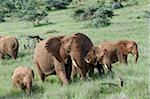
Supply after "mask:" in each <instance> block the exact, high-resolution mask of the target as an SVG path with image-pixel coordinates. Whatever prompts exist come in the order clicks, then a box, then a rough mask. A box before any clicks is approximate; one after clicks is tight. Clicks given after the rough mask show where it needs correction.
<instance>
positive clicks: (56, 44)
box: [45, 36, 64, 61]
mask: <svg viewBox="0 0 150 99" xmlns="http://www.w3.org/2000/svg"><path fill="white" fill-rule="evenodd" d="M63 37H64V36H59V37H52V38H49V39H48V40H47V41H46V43H45V48H46V49H47V51H48V52H50V53H51V54H52V55H53V56H55V57H56V59H57V60H58V61H62V58H61V56H60V54H59V51H60V48H61V39H62V38H63Z"/></svg>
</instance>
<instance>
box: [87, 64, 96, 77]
mask: <svg viewBox="0 0 150 99" xmlns="http://www.w3.org/2000/svg"><path fill="white" fill-rule="evenodd" d="M86 69H87V71H88V72H89V77H92V76H93V74H94V66H93V65H92V66H91V65H90V64H86Z"/></svg>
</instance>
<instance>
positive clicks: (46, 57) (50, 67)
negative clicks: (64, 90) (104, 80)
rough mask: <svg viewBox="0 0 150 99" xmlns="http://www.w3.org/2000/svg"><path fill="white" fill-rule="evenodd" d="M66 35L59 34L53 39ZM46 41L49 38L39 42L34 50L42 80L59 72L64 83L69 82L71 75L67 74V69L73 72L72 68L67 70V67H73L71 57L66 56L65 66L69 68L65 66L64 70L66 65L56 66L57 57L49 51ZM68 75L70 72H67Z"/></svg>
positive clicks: (35, 61) (36, 65) (35, 60)
mask: <svg viewBox="0 0 150 99" xmlns="http://www.w3.org/2000/svg"><path fill="white" fill-rule="evenodd" d="M64 37H65V36H59V37H53V38H51V39H55V38H57V39H62V38H64ZM46 42H47V40H43V41H41V42H39V43H38V44H37V46H36V48H35V51H34V63H35V67H36V69H37V71H38V73H39V75H40V78H41V80H42V81H43V82H44V81H45V78H46V77H47V76H49V75H52V74H56V73H57V74H58V76H59V78H60V79H61V81H62V82H63V83H64V84H68V80H69V79H70V78H69V76H66V73H65V71H70V72H71V69H70V70H67V69H69V68H71V63H70V60H71V59H70V58H69V56H66V62H65V64H64V65H65V67H66V66H67V68H65V69H66V70H64V67H62V66H60V67H59V66H57V65H56V66H55V64H54V63H56V62H55V57H53V55H52V54H51V52H48V51H47V49H46V48H45V45H46ZM54 44H55V42H54ZM68 64H69V65H68ZM60 69H61V70H60ZM67 73H68V72H67ZM67 75H69V74H67ZM66 77H67V78H66Z"/></svg>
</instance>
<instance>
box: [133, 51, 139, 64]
mask: <svg viewBox="0 0 150 99" xmlns="http://www.w3.org/2000/svg"><path fill="white" fill-rule="evenodd" d="M133 54H134V57H135V63H137V61H138V57H139V53H138V50H135V51H134V52H133Z"/></svg>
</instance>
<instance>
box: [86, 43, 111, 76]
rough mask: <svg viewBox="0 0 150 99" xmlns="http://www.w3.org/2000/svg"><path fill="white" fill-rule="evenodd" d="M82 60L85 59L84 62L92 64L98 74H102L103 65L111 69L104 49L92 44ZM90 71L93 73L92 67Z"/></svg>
mask: <svg viewBox="0 0 150 99" xmlns="http://www.w3.org/2000/svg"><path fill="white" fill-rule="evenodd" d="M84 60H85V61H86V63H88V64H92V65H94V66H95V67H96V68H97V69H98V72H99V74H100V76H101V75H102V74H104V68H103V67H104V66H105V67H106V68H108V69H109V70H110V71H112V69H111V68H112V65H111V61H110V57H109V54H108V51H107V50H106V49H100V48H99V47H97V46H94V47H93V48H92V49H91V50H90V51H89V52H88V54H87V55H86V57H85V58H84ZM103 65H104V66H103ZM91 72H92V74H93V72H94V69H93V70H92V71H91Z"/></svg>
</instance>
